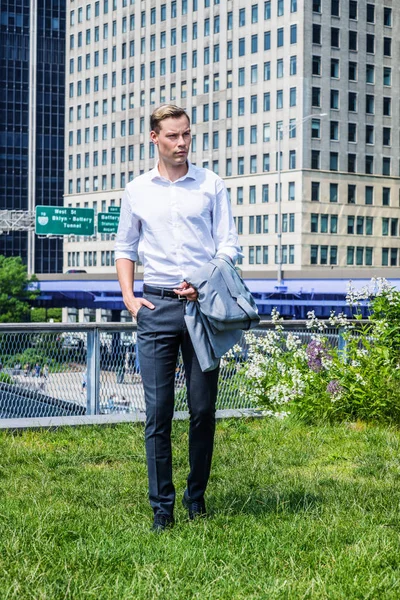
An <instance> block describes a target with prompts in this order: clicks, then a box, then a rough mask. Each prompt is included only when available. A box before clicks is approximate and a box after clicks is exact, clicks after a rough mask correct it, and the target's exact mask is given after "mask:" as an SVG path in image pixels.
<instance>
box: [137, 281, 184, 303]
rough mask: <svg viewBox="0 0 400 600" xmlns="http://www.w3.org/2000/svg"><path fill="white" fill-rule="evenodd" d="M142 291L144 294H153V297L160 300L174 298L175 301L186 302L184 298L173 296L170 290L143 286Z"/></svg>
mask: <svg viewBox="0 0 400 600" xmlns="http://www.w3.org/2000/svg"><path fill="white" fill-rule="evenodd" d="M143 291H144V293H145V294H153V295H154V296H160V297H161V298H175V300H186V296H179V294H175V292H174V290H171V288H163V287H153V286H152V285H147V284H144V285H143Z"/></svg>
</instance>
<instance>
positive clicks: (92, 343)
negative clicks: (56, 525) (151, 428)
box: [0, 321, 342, 428]
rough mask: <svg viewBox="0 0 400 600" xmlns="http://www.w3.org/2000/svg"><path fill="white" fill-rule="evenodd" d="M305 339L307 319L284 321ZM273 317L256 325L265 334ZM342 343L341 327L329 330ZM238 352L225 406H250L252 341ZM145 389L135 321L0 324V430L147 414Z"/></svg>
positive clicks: (181, 397) (179, 401)
mask: <svg viewBox="0 0 400 600" xmlns="http://www.w3.org/2000/svg"><path fill="white" fill-rule="evenodd" d="M283 325H284V331H285V332H289V331H292V332H295V333H296V334H297V335H299V337H300V338H301V339H302V340H303V341H304V342H307V341H309V340H310V339H311V335H312V333H311V331H310V330H309V329H307V327H306V323H305V321H285V322H283ZM273 327H274V325H273V323H272V322H271V321H264V322H261V323H260V326H259V327H258V329H256V330H253V332H255V333H256V334H257V335H263V334H264V333H265V331H266V330H268V329H271V328H273ZM324 336H327V338H328V339H329V341H330V343H331V344H332V345H335V346H338V345H339V346H340V344H341V339H342V338H341V335H340V330H339V329H337V328H330V329H326V330H325V331H324ZM241 346H242V351H241V352H239V353H236V354H235V356H234V358H229V359H228V358H223V359H222V361H221V368H220V383H219V393H218V401H217V409H218V410H219V411H225V414H227V413H226V411H230V413H228V414H238V411H239V414H240V412H243V411H245V410H246V409H247V410H249V409H251V405H250V403H249V402H248V401H247V400H246V395H245V394H242V393H241V388H243V386H244V385H245V382H244V381H243V377H244V376H243V375H242V374H241V373H240V366H241V364H242V363H243V361H244V360H245V357H246V343H245V340H244V338H243V339H242V343H241ZM175 400H176V401H175V409H176V413H175V414H176V416H178V417H179V416H181V417H185V416H187V412H186V411H187V402H186V384H185V372H184V367H183V363H182V358H181V357H179V359H178V362H177V365H176V379H175ZM144 409H145V405H144V393H143V386H142V380H141V375H140V364H139V359H138V354H137V350H136V325H133V324H132V323H102V324H98V323H80V324H71V323H68V324H65V323H49V324H43V323H34V324H1V325H0V428H8V427H13V428H14V427H23V426H24V427H27V426H35V425H42V426H49V425H58V424H61V423H94V422H118V421H126V420H128V421H132V420H144Z"/></svg>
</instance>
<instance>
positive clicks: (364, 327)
mask: <svg viewBox="0 0 400 600" xmlns="http://www.w3.org/2000/svg"><path fill="white" fill-rule="evenodd" d="M347 302H348V304H349V305H350V306H353V307H354V309H355V311H356V313H355V320H348V319H347V317H346V316H345V315H344V314H339V315H336V314H335V313H333V312H332V314H331V316H330V318H329V319H328V320H327V321H321V320H319V319H317V318H316V316H315V314H314V311H310V312H309V313H308V320H307V329H308V330H309V331H310V332H311V339H310V334H308V336H307V337H308V341H307V343H306V342H305V341H304V340H303V339H302V337H301V336H302V334H293V333H290V332H285V331H284V328H283V326H282V319H281V318H280V316H279V314H278V313H277V311H276V310H275V311H273V313H272V321H273V322H274V325H275V329H274V330H270V331H267V332H266V333H265V334H259V333H248V334H246V343H247V345H248V360H247V361H246V363H245V365H244V370H245V373H246V375H247V378H248V379H249V381H250V383H251V385H250V386H249V387H248V388H247V389H246V392H245V393H246V394H247V395H248V394H250V397H251V400H252V402H253V404H254V405H256V406H258V407H262V408H264V409H265V411H266V412H267V414H274V415H277V416H285V415H286V414H288V413H289V412H293V413H296V414H298V415H300V416H301V417H302V418H305V419H307V420H309V421H316V420H321V419H325V420H329V421H334V420H345V419H347V420H348V419H351V420H356V419H362V420H389V421H394V422H400V292H399V291H397V290H396V289H395V288H393V287H392V286H390V285H389V284H388V282H387V281H386V280H384V279H373V280H371V283H370V285H369V286H366V287H365V288H363V289H362V290H359V291H357V290H355V289H354V288H353V287H352V285H351V284H350V285H349V290H348V295H347ZM365 302H369V306H370V316H369V319H368V321H367V322H366V323H364V322H360V318H359V316H358V314H357V307H359V306H360V304H361V303H365ZM328 327H339V328H340V331H341V336H342V342H343V343H342V344H341V345H339V347H338V346H334V345H332V343H331V342H330V337H329V335H328V334H327V333H326V330H327V329H328ZM303 337H304V334H303Z"/></svg>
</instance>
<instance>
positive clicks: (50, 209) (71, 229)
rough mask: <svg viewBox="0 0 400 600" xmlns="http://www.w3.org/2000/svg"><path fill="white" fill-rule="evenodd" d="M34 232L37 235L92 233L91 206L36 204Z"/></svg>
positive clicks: (92, 217)
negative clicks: (75, 206)
mask: <svg viewBox="0 0 400 600" xmlns="http://www.w3.org/2000/svg"><path fill="white" fill-rule="evenodd" d="M35 233H37V234H38V235H93V234H94V210H93V208H66V207H65V206H37V207H36V221H35Z"/></svg>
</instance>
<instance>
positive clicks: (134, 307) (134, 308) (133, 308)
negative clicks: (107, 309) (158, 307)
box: [124, 296, 155, 319]
mask: <svg viewBox="0 0 400 600" xmlns="http://www.w3.org/2000/svg"><path fill="white" fill-rule="evenodd" d="M124 304H125V306H126V308H127V310H128V311H129V312H130V314H131V315H132V317H133V318H134V319H136V315H137V314H138V312H139V309H140V307H141V306H147V308H150V310H153V309H154V308H155V306H154V304H152V303H151V302H149V300H146V299H145V298H135V296H131V297H129V298H124Z"/></svg>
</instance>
